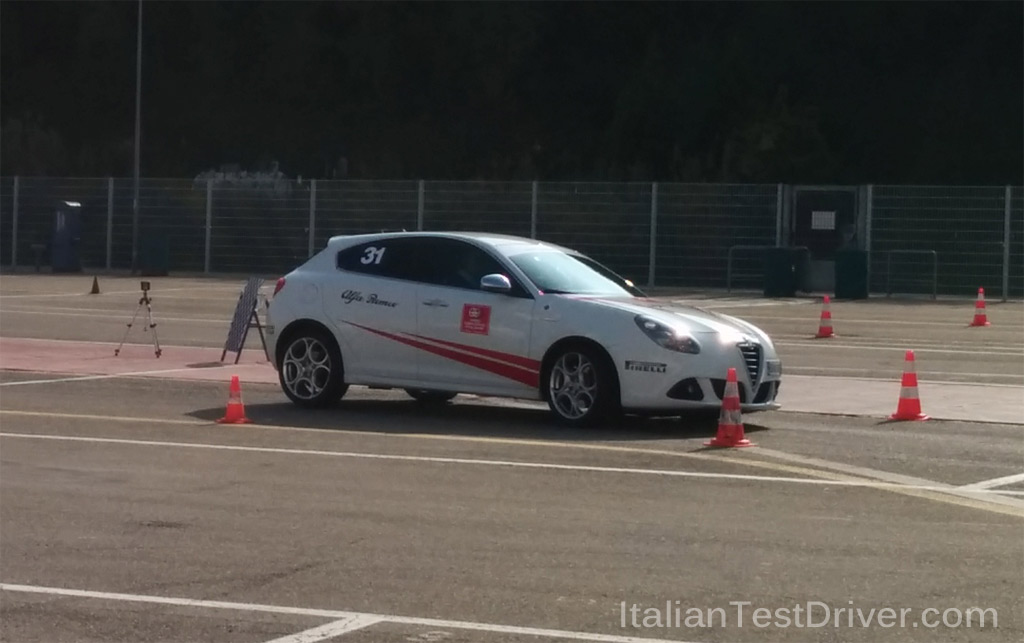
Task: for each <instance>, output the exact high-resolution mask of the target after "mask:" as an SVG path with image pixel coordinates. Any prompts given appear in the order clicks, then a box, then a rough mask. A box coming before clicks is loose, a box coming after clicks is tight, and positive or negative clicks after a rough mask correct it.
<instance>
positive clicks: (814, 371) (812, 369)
mask: <svg viewBox="0 0 1024 643" xmlns="http://www.w3.org/2000/svg"><path fill="white" fill-rule="evenodd" d="M786 371H787V372H789V373H796V374H800V373H804V374H807V375H818V374H821V373H829V374H831V373H837V374H840V373H842V374H845V375H836V376H835V377H843V378H844V379H859V380H870V381H872V382H877V381H879V380H885V381H893V380H894V379H895V380H897V381H898V380H899V377H892V376H890V377H883V376H880V375H877V374H878V369H877V368H875V369H871V368H837V367H832V366H786ZM850 374H860V375H871V374H875V375H876V376H875V377H850ZM897 375H898V374H897ZM937 376H947V377H948V376H955V377H1003V378H1005V377H1017V378H1020V377H1024V373H1018V374H1007V373H960V372H956V371H930V370H921V369H918V371H917V381H918V382H929V381H930V382H933V383H935V384H963V385H965V386H986V387H987V386H1008V387H1011V388H1020V387H1021V385H1020V384H997V383H990V382H985V383H981V384H978V383H976V382H950V381H948V380H927V379H923V378H925V377H937ZM822 377H832V375H822Z"/></svg>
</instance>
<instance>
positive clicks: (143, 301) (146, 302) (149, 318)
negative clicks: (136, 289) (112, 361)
mask: <svg viewBox="0 0 1024 643" xmlns="http://www.w3.org/2000/svg"><path fill="white" fill-rule="evenodd" d="M142 284H143V285H142V297H141V298H140V299H139V305H138V306H137V307H136V308H135V314H133V315H132V320H131V321H130V322H128V328H127V330H125V331H124V337H122V338H121V343H120V344H118V346H117V348H115V349H114V356H115V357H116V356H117V355H118V353H120V352H121V347H122V346H124V342H125V340H126V339H128V333H130V332H131V330H132V326H133V325H134V324H135V318H136V317H138V316H139V312H140V311H141V310H142V307H143V306H145V307H146V325H145V326H144V327H143V328H142V332H146V331H147V330H149V329H150V328H152V329H153V347H154V348H155V349H156V356H157V357H160V353H162V352H163V351H161V350H160V339H159V338H158V337H157V336H156V322H154V321H153V306H152V303H153V300H152V299H150V298H149V288H148V286H149V284H148V283H147V282H142Z"/></svg>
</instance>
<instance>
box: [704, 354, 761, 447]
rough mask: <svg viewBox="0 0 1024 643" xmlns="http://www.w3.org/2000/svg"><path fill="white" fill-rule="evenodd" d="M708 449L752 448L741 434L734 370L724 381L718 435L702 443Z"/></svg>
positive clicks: (738, 398)
mask: <svg viewBox="0 0 1024 643" xmlns="http://www.w3.org/2000/svg"><path fill="white" fill-rule="evenodd" d="M704 446H709V447H752V446H754V443H753V442H751V441H750V440H748V439H747V438H746V436H744V434H743V419H742V418H741V417H740V390H739V385H738V384H737V383H736V369H735V368H730V369H729V374H728V375H727V376H726V379H725V395H723V396H722V413H721V414H720V415H719V416H718V433H716V434H715V437H714V438H713V439H711V440H709V441H707V442H705V443H704Z"/></svg>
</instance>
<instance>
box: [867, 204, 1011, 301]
mask: <svg viewBox="0 0 1024 643" xmlns="http://www.w3.org/2000/svg"><path fill="white" fill-rule="evenodd" d="M1018 193H1019V191H1018ZM1007 214H1008V212H1007V195H1006V188H1003V187H916V186H891V185H879V186H874V188H873V192H872V199H871V274H872V284H871V285H872V290H875V291H880V292H888V291H893V292H898V293H928V294H931V293H932V292H933V290H938V291H939V292H942V293H946V294H963V295H969V294H972V293H975V292H977V290H978V288H979V287H982V288H985V289H986V292H987V293H993V294H1000V293H1001V291H1002V286H1003V273H1004V267H1006V263H1005V261H1004V243H1006V241H1007V239H1006V229H1005V227H1006V222H1007ZM1011 214H1012V213H1011ZM1018 216H1019V215H1018ZM1010 220H1011V222H1012V216H1011V219H1010ZM1018 243H1019V241H1018ZM1012 246H1013V242H1012V239H1011V240H1010V247H1011V250H1012ZM1011 254H1012V253H1011ZM1018 265H1019V264H1018ZM1018 272H1019V268H1018ZM1011 273H1012V270H1011ZM933 280H934V281H937V285H936V284H935V283H933ZM1018 291H1019V286H1018Z"/></svg>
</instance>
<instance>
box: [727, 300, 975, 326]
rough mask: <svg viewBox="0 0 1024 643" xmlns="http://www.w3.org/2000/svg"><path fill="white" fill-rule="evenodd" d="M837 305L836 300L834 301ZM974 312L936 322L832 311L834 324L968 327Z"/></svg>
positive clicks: (764, 317) (772, 318)
mask: <svg viewBox="0 0 1024 643" xmlns="http://www.w3.org/2000/svg"><path fill="white" fill-rule="evenodd" d="M832 304H833V305H835V302H832ZM973 314H974V309H973V308H969V312H968V313H967V318H966V319H964V320H963V323H960V321H955V322H934V321H914V320H905V319H851V318H847V317H842V316H839V315H836V313H835V311H834V310H833V311H832V325H833V326H837V325H842V324H872V325H874V326H944V327H946V328H961V327H964V328H966V327H967V326H968V324H969V323H970V320H971V315H973ZM744 316H745V317H756V318H758V319H761V320H765V321H780V322H806V321H808V319H807V318H806V317H776V316H774V315H758V314H757V313H751V314H750V315H744Z"/></svg>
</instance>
